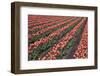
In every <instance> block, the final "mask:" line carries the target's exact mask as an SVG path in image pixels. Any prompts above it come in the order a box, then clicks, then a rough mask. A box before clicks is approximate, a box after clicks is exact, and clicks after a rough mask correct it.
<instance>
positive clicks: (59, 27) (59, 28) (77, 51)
mask: <svg viewBox="0 0 100 76" xmlns="http://www.w3.org/2000/svg"><path fill="white" fill-rule="evenodd" d="M84 58H88V18H87V17H77V16H49V15H28V60H56V59H84Z"/></svg>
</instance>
